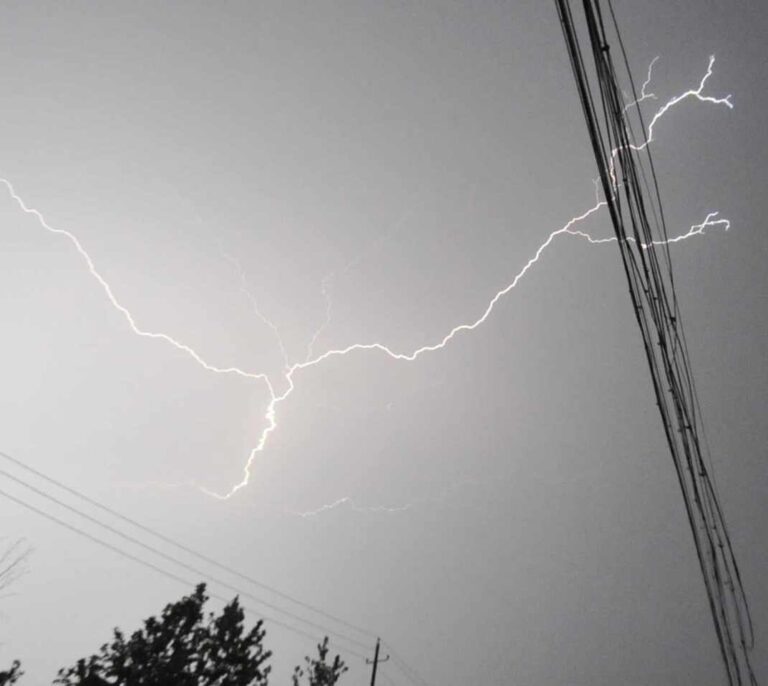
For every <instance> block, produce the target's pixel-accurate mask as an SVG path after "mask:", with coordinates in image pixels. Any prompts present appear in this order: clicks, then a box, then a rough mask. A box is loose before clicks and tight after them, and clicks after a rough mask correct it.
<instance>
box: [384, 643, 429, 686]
mask: <svg viewBox="0 0 768 686" xmlns="http://www.w3.org/2000/svg"><path fill="white" fill-rule="evenodd" d="M382 643H384V645H385V646H387V649H388V650H389V654H390V657H391V658H392V664H394V665H396V666H397V668H398V669H399V670H400V672H401V673H402V674H403V675H404V676H405V678H406V679H408V681H410V682H411V683H412V684H416V686H430V684H429V682H428V681H427V680H426V679H425V678H424V677H423V676H421V674H419V673H418V672H417V671H416V669H415V668H413V667H411V666H410V665H409V664H408V663H407V662H406V661H405V660H404V659H403V658H402V657H401V656H400V655H398V653H397V651H396V650H395V649H394V648H393V647H392V645H391V644H390V643H389V642H387V641H382Z"/></svg>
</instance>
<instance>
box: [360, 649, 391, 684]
mask: <svg viewBox="0 0 768 686" xmlns="http://www.w3.org/2000/svg"><path fill="white" fill-rule="evenodd" d="M379 648H381V639H380V638H377V639H376V651H375V652H374V653H373V660H366V661H365V663H366V664H368V665H373V670H372V671H371V686H376V668H377V667H378V666H379V662H386V661H387V660H389V655H387V656H386V657H382V658H379Z"/></svg>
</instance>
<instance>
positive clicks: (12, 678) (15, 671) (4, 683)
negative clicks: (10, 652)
mask: <svg viewBox="0 0 768 686" xmlns="http://www.w3.org/2000/svg"><path fill="white" fill-rule="evenodd" d="M22 674H24V672H22V671H21V665H20V664H19V661H18V660H14V662H13V665H11V668H10V669H9V670H7V671H5V672H0V686H9V685H10V684H15V683H16V680H17V679H18V678H19V677H20V676H21V675H22Z"/></svg>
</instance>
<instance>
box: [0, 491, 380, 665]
mask: <svg viewBox="0 0 768 686" xmlns="http://www.w3.org/2000/svg"><path fill="white" fill-rule="evenodd" d="M0 496H3V497H5V498H8V500H11V501H13V502H15V503H16V504H18V505H21V506H22V507H24V508H26V509H28V510H31V511H32V512H35V513H36V514H39V515H40V516H41V517H45V519H48V520H50V521H52V522H54V523H55V524H58V525H59V526H63V527H64V528H66V529H69V530H70V531H73V532H74V533H76V534H79V535H80V536H83V537H84V538H87V539H88V540H89V541H92V542H93V543H96V544H98V545H100V546H102V547H104V548H107V549H108V550H111V551H112V552H114V553H117V554H118V555H121V556H122V557H125V558H127V559H129V560H132V561H133V562H136V563H138V564H140V565H142V566H144V567H147V568H148V569H151V570H152V571H155V572H157V573H158V574H162V575H163V576H165V577H167V578H169V579H172V580H173V581H177V582H178V583H180V584H182V585H184V586H186V587H193V586H194V585H195V584H194V583H193V582H191V581H189V580H188V579H184V578H183V577H180V576H179V575H177V574H174V573H173V572H169V571H168V570H167V569H163V568H162V567H159V566H157V565H155V564H153V563H152V562H149V561H147V560H145V559H143V558H141V557H138V556H137V555H134V554H132V553H129V552H128V551H126V550H123V549H122V548H119V547H118V546H116V545H112V544H111V543H109V542H107V541H104V540H103V539H101V538H98V537H97V536H94V535H92V534H90V533H88V532H87V531H85V530H83V529H80V528H79V527H76V526H74V525H72V524H70V523H69V522H65V521H64V520H63V519H60V518H58V517H56V516H55V515H52V514H50V513H49V512H46V511H45V510H41V509H40V508H38V507H35V506H34V505H32V504H30V503H28V502H26V501H25V500H24V499H22V498H17V497H16V496H14V495H11V494H10V493H7V492H6V491H3V490H2V489H0ZM210 597H211V598H215V599H216V600H219V601H221V602H223V603H226V602H228V600H227V599H226V598H225V597H224V596H222V595H219V594H217V593H213V592H211V593H210ZM242 608H243V610H245V611H247V612H249V613H251V614H252V615H255V616H257V617H259V618H261V619H265V620H267V621H269V622H272V623H273V624H275V625H276V626H280V627H282V628H283V629H287V630H288V631H291V632H293V633H295V634H298V635H300V636H303V637H304V638H308V639H310V640H311V641H313V642H314V641H316V640H317V636H313V635H312V634H309V633H307V632H306V631H303V630H302V629H299V628H298V627H295V626H293V625H291V624H287V623H285V622H283V621H281V620H279V619H275V618H274V617H270V616H269V615H265V614H264V613H263V612H261V611H257V610H255V609H254V608H252V607H249V606H248V605H242ZM347 652H349V653H350V654H352V655H354V656H355V657H358V658H360V659H361V660H365V656H364V655H361V654H360V653H357V652H356V651H353V650H349V649H347Z"/></svg>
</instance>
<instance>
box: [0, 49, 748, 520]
mask: <svg viewBox="0 0 768 686" xmlns="http://www.w3.org/2000/svg"><path fill="white" fill-rule="evenodd" d="M657 59H658V58H656V59H654V60H653V62H651V64H650V66H649V68H648V74H647V78H646V80H645V82H644V83H643V86H642V90H641V93H640V97H639V98H638V100H637V101H635V102H631V103H628V104H627V107H626V108H625V112H626V111H628V110H629V109H630V108H632V107H635V106H639V105H640V103H641V102H643V101H646V100H655V99H657V97H656V96H655V95H654V94H653V93H648V92H647V89H648V87H649V85H650V82H651V76H652V70H653V66H654V64H655V63H656V61H657ZM714 63H715V58H714V57H710V59H709V64H708V67H707V70H706V72H705V74H704V76H703V77H702V78H701V80H700V81H699V83H698V86H697V87H696V88H692V89H689V90H686V91H684V92H682V93H680V94H678V95H676V96H674V97H673V98H671V99H669V100H668V101H667V102H666V103H664V104H663V105H662V106H661V107H659V108H658V109H657V110H656V112H655V113H654V115H653V116H652V117H651V119H650V123H649V125H648V129H647V132H648V135H647V140H646V142H644V143H642V144H641V145H638V146H637V147H634V146H633V149H634V150H641V149H642V148H644V147H645V146H647V145H649V144H650V143H651V142H652V140H653V136H654V132H655V126H656V125H657V124H658V123H659V122H660V121H661V119H662V118H663V117H664V116H665V115H666V114H668V113H669V112H670V111H671V110H672V109H673V108H674V107H675V106H677V105H679V104H680V103H681V102H684V101H686V100H691V99H693V100H697V101H699V102H701V103H709V104H713V105H722V106H725V107H727V108H732V107H733V104H732V103H731V100H730V98H731V96H730V95H728V96H725V97H713V96H709V95H705V93H704V90H705V88H706V84H707V81H708V79H709V78H710V76H711V75H712V70H713V67H714ZM0 183H2V184H3V185H4V186H5V188H6V189H7V190H8V193H9V194H10V195H11V197H12V198H13V199H14V200H15V201H16V203H18V206H19V207H20V208H21V209H22V210H23V211H24V212H25V213H27V214H31V215H33V216H34V217H35V218H36V219H37V221H38V222H39V224H40V226H42V228H44V229H45V230H46V231H48V232H50V233H51V234H55V235H58V236H61V237H63V238H65V239H67V240H68V241H69V242H70V243H71V244H72V246H73V247H74V249H75V250H76V251H77V253H78V255H79V257H80V258H81V259H82V261H83V263H84V265H85V267H86V268H87V270H88V272H89V273H90V275H91V276H92V277H93V279H94V280H95V281H96V283H97V284H98V285H99V287H100V288H101V289H102V291H103V293H104V295H105V296H106V298H107V300H108V301H109V303H110V304H111V305H112V307H113V308H114V309H115V310H116V311H117V312H118V313H119V314H120V315H121V316H122V317H123V319H124V320H125V322H126V323H127V325H128V327H129V329H130V330H131V331H132V332H133V333H134V334H135V335H137V336H141V337H143V338H149V339H153V340H156V341H159V342H161V343H163V344H165V345H167V346H171V347H172V348H175V349H176V350H177V351H179V352H181V353H183V354H185V355H186V356H187V357H189V358H190V359H191V360H192V361H193V362H194V363H196V364H197V365H199V366H200V367H202V368H203V369H205V370H206V371H208V372H210V373H213V374H225V375H236V376H239V377H243V378H246V379H249V380H250V381H252V382H254V383H258V384H262V385H263V386H264V388H265V389H266V391H267V393H268V397H269V402H268V405H267V409H266V413H265V415H264V418H263V420H264V424H263V426H262V429H261V432H260V435H259V438H258V441H257V442H256V445H255V446H254V447H253V448H252V449H251V451H250V453H249V455H248V457H247V459H246V461H245V464H244V467H243V475H242V478H241V479H240V480H239V481H238V482H237V483H236V484H234V485H233V486H232V487H231V488H230V489H229V490H228V491H227V492H225V493H216V492H213V491H211V490H209V489H206V488H202V490H203V491H204V492H205V493H206V494H208V495H210V496H213V497H215V498H219V499H228V498H231V497H232V496H233V495H234V494H235V493H237V492H238V491H239V490H241V489H242V488H244V487H245V486H247V485H248V483H249V482H250V479H251V475H252V469H253V466H254V462H255V460H256V458H257V456H258V454H259V453H261V452H264V451H265V449H266V448H267V445H268V442H269V437H270V435H271V434H272V433H273V432H274V431H276V430H277V428H278V421H277V410H278V408H279V406H280V404H281V403H283V402H285V401H286V400H287V399H288V398H289V397H290V395H291V393H292V392H293V390H294V388H295V387H296V383H297V381H298V379H299V378H300V376H301V374H300V373H303V372H305V371H306V370H308V369H310V368H311V367H314V366H316V365H319V364H321V363H322V362H324V361H325V360H328V359H330V358H332V357H342V356H345V355H351V354H353V353H357V352H376V353H379V354H383V355H386V356H388V357H389V358H391V359H392V360H393V361H396V362H414V361H416V360H417V359H418V358H419V357H421V356H422V355H425V354H427V353H433V352H436V351H438V350H441V349H442V348H444V347H445V346H446V345H448V344H449V343H450V342H451V341H452V340H453V339H454V338H455V337H456V336H458V335H459V334H461V333H464V332H469V331H473V330H474V329H476V328H477V327H479V326H480V325H481V324H483V323H484V322H485V321H486V320H487V319H488V318H489V317H490V316H491V314H492V313H493V310H494V308H495V307H496V305H497V304H498V303H499V301H500V300H502V299H503V298H504V297H505V296H506V295H508V294H509V293H510V292H511V291H512V290H513V289H514V288H515V287H516V286H517V285H518V283H520V281H521V280H522V279H523V278H524V277H525V275H526V274H527V273H528V272H529V270H530V269H531V268H532V267H533V266H534V265H535V264H537V263H538V262H539V260H540V259H541V257H542V255H543V254H544V252H545V251H546V249H547V248H548V247H549V246H551V245H552V244H553V243H554V242H555V241H556V240H557V239H559V238H561V237H564V236H571V237H574V238H577V239H580V240H586V241H588V242H589V243H591V244H596V245H603V244H607V243H612V242H614V241H616V238H615V237H611V238H595V237H593V236H591V235H590V234H589V233H587V232H586V231H584V230H582V229H581V228H579V227H580V225H581V224H583V223H584V222H585V221H586V220H587V219H589V218H590V217H592V216H593V215H595V214H596V213H598V212H600V210H601V209H602V208H604V207H605V206H606V202H605V200H601V199H600V198H599V197H597V198H595V201H594V204H593V205H592V206H591V207H589V208H588V209H586V210H585V211H583V212H581V213H579V214H577V215H575V216H573V217H572V218H571V219H569V220H568V221H567V222H566V223H565V224H564V225H563V226H561V227H560V228H558V229H555V230H554V231H552V232H551V233H550V234H549V235H548V236H547V237H546V239H545V240H544V241H543V242H542V243H541V245H540V246H539V247H538V249H537V250H536V251H535V253H534V254H533V256H532V257H531V258H530V259H529V260H528V261H527V262H525V264H524V265H523V266H522V268H520V269H519V270H518V271H517V273H516V274H515V275H514V277H513V278H512V280H511V281H510V282H509V283H508V284H506V285H505V286H504V287H503V288H501V289H500V290H499V291H497V292H496V293H495V294H493V296H492V297H491V298H490V299H489V301H488V304H487V305H486V307H485V309H484V310H483V311H482V312H481V313H480V314H479V315H475V316H473V317H470V318H469V319H468V320H467V321H466V322H463V323H459V324H457V325H456V326H454V327H453V328H452V329H451V330H450V331H448V332H447V333H446V334H444V335H443V336H442V337H439V338H437V339H436V342H434V343H432V344H429V345H425V346H422V347H420V348H416V349H415V350H412V351H410V352H408V351H397V350H393V349H392V348H390V347H388V346H387V345H386V344H385V343H381V342H368V343H352V344H349V345H347V346H345V347H342V348H333V349H329V350H326V351H325V352H323V353H320V354H315V353H314V352H313V348H314V344H315V343H316V342H317V339H318V336H319V331H318V332H316V333H315V334H314V335H313V336H312V340H311V342H310V344H309V346H308V356H307V358H306V359H305V360H304V361H301V362H293V363H290V362H289V360H288V359H287V357H286V356H285V348H284V346H283V345H282V342H281V340H280V336H279V331H278V330H277V327H275V326H274V324H272V322H271V321H269V320H268V319H266V318H264V317H263V316H262V317H261V318H262V320H263V322H264V324H265V325H267V326H269V327H270V328H272V329H273V331H274V332H275V334H276V337H277V342H278V344H279V345H280V348H281V353H282V354H283V359H284V360H285V367H284V369H283V371H282V378H281V379H280V381H281V383H280V384H279V386H280V387H284V388H285V389H286V390H284V391H283V392H282V393H277V392H276V391H275V388H276V387H277V386H278V384H276V383H274V382H273V380H272V379H271V378H270V376H269V375H268V374H266V373H264V372H258V371H251V370H247V369H242V368H240V367H236V366H227V365H222V364H215V363H213V362H210V361H208V360H206V359H204V358H203V357H202V356H201V355H200V354H199V353H198V352H197V351H196V350H195V349H194V348H193V347H192V346H191V345H188V344H187V343H184V342H182V341H179V340H178V339H176V338H175V337H174V336H172V335H171V334H169V333H166V332H163V331H150V330H148V329H145V328H143V327H142V325H141V324H140V317H139V316H138V315H136V314H134V313H133V312H131V311H130V310H129V309H128V308H127V307H126V306H125V305H124V304H123V303H122V301H121V300H120V299H119V297H118V295H116V287H113V285H112V284H111V283H110V282H109V281H108V280H107V278H106V276H105V275H104V274H103V273H102V272H101V271H99V269H98V268H97V266H96V264H95V263H94V261H93V259H92V258H91V256H90V255H89V254H88V252H87V250H86V249H85V247H84V246H83V244H82V243H81V241H80V240H79V239H78V238H77V236H76V235H75V234H74V233H72V232H71V231H68V230H65V229H61V228H56V227H55V226H53V225H52V224H50V223H49V222H48V221H47V220H46V218H45V217H44V216H43V214H42V213H41V212H40V211H39V210H37V209H35V208H34V207H32V206H30V205H28V204H27V203H26V201H25V200H23V199H22V197H21V196H20V195H19V194H18V193H17V191H16V189H15V188H14V186H13V185H12V183H11V182H10V181H8V180H7V179H4V178H0ZM715 227H717V228H721V229H724V230H728V228H729V227H730V223H729V222H728V220H727V219H725V218H722V217H720V216H719V213H718V212H710V213H708V214H707V215H706V217H704V219H703V220H702V221H701V222H700V223H699V224H695V225H693V226H691V227H690V228H689V229H688V230H687V231H685V232H683V233H680V234H679V235H677V236H675V237H673V238H670V239H669V240H668V241H667V242H669V243H675V242H680V241H683V240H686V239H688V238H692V237H694V236H700V235H702V234H703V233H704V232H705V231H706V229H708V228H715ZM659 243H662V242H658V243H657V244H659ZM643 247H645V248H649V247H651V246H643ZM241 276H242V274H241ZM243 287H244V289H245V286H244V282H243ZM326 287H327V283H326V282H325V281H324V282H323V295H324V296H325V297H326V305H327V307H326V320H325V321H324V323H323V325H322V326H323V327H326V326H327V325H328V323H329V320H330V300H329V297H328V291H327V288H326ZM249 297H250V296H249ZM252 304H253V305H254V308H255V309H256V312H257V314H258V309H257V308H256V303H255V300H253V301H252ZM259 316H261V315H259ZM349 500H350V499H349V498H342V499H341V500H339V501H337V502H336V503H333V504H331V505H330V506H328V507H329V508H331V507H334V506H336V505H338V504H339V503H340V502H346V501H349ZM398 509H400V510H402V509H406V508H398Z"/></svg>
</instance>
